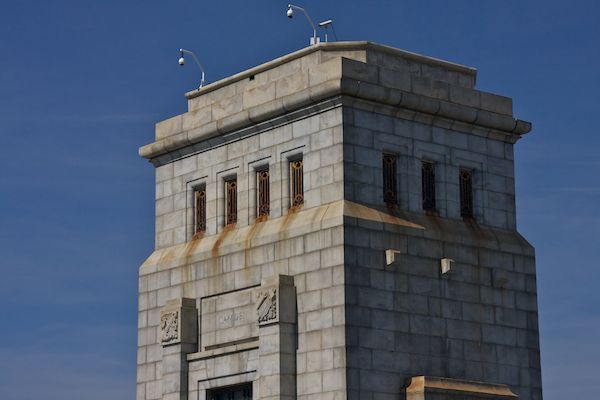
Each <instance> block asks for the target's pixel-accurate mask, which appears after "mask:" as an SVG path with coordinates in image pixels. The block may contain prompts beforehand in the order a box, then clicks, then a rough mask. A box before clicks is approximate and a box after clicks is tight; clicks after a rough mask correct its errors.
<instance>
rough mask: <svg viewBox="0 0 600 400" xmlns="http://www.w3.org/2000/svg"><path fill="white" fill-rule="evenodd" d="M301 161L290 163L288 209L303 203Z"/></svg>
mask: <svg viewBox="0 0 600 400" xmlns="http://www.w3.org/2000/svg"><path fill="white" fill-rule="evenodd" d="M302 165H303V164H302V160H295V161H290V207H297V206H300V205H302V204H303V203H304V183H303V176H302Z"/></svg>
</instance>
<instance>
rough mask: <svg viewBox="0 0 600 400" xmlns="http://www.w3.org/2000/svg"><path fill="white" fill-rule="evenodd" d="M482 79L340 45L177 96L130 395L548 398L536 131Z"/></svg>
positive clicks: (161, 160)
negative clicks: (531, 219) (528, 201)
mask: <svg viewBox="0 0 600 400" xmlns="http://www.w3.org/2000/svg"><path fill="white" fill-rule="evenodd" d="M475 78H476V70H475V69H473V68H469V67H465V66H462V65H457V64H454V63H450V62H446V61H441V60H437V59H434V58H430V57H424V56H421V55H418V54H414V53H409V52H406V51H402V50H398V49H394V48H390V47H386V46H382V45H377V44H373V43H368V42H337V43H321V44H319V45H315V46H311V47H308V48H305V49H302V50H300V51H296V52H294V53H291V54H288V55H286V56H283V57H281V58H278V59H275V60H272V61H270V62H267V63H265V64H262V65H259V66H257V67H255V68H251V69H249V70H247V71H244V72H241V73H239V74H236V75H233V76H231V77H228V78H225V79H223V80H220V81H218V82H215V83H212V84H210V85H208V86H205V87H203V88H201V89H200V90H195V91H192V92H189V93H187V94H186V97H187V101H188V112H186V113H184V114H182V115H178V116H175V117H173V118H170V119H168V120H166V121H163V122H160V123H158V124H157V125H156V140H155V141H154V142H153V143H151V144H148V145H146V146H143V147H142V148H141V149H140V155H141V156H142V157H144V158H147V159H148V160H150V162H151V163H152V164H153V165H154V166H155V167H156V250H155V251H154V253H152V255H150V257H149V258H148V259H147V260H146V261H145V262H144V264H143V265H142V266H141V268H140V270H139V328H138V374H137V382H138V384H137V398H138V399H139V400H146V399H147V400H151V399H165V400H175V399H177V400H182V399H189V400H192V399H194V400H196V399H198V400H205V399H231V400H237V399H301V400H309V399H310V400H312V399H315V400H316V399H331V400H333V399H336V400H342V399H352V400H354V399H369V400H380V399H390V400H391V399H410V400H417V399H421V400H424V399H426V400H441V399H461V400H463V399H515V398H517V397H518V398H519V399H522V400H541V399H542V394H541V392H542V390H541V379H540V358H539V344H538V316H537V302H536V275H535V261H534V250H533V248H532V247H531V246H530V245H529V243H528V242H527V241H526V240H525V239H523V237H522V236H521V235H519V233H518V232H517V229H516V216H515V184H514V159H513V145H514V143H515V142H516V141H517V140H518V139H519V138H520V137H521V135H523V134H525V133H527V132H528V131H529V130H530V129H531V125H530V124H529V123H528V122H525V121H522V120H518V119H515V118H514V117H513V114H512V101H511V99H510V98H507V97H502V96H498V95H494V94H491V93H486V92H482V91H479V90H476V89H475Z"/></svg>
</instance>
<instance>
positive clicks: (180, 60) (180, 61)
mask: <svg viewBox="0 0 600 400" xmlns="http://www.w3.org/2000/svg"><path fill="white" fill-rule="evenodd" d="M179 53H180V55H179V65H181V66H182V67H183V66H184V65H185V58H183V50H179Z"/></svg>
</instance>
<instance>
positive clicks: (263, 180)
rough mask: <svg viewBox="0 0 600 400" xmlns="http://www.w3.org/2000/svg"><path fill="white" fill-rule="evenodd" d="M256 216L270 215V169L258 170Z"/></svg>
mask: <svg viewBox="0 0 600 400" xmlns="http://www.w3.org/2000/svg"><path fill="white" fill-rule="evenodd" d="M256 187H257V191H256V204H257V206H258V207H257V210H256V216H257V217H262V216H263V215H269V211H270V202H271V199H270V187H269V170H268V169H264V170H261V171H257V172H256Z"/></svg>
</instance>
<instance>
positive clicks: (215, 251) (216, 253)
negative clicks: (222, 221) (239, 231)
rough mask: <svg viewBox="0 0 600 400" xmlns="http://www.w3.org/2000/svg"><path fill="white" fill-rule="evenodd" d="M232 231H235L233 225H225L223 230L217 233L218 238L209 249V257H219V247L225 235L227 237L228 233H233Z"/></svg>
mask: <svg viewBox="0 0 600 400" xmlns="http://www.w3.org/2000/svg"><path fill="white" fill-rule="evenodd" d="M234 229H235V224H230V225H226V226H225V228H223V230H222V231H221V233H219V237H218V238H217V240H216V241H215V244H214V245H213V247H212V249H211V255H212V256H213V258H214V257H218V256H219V247H220V246H221V244H222V243H223V240H225V238H226V237H227V235H229V233H230V232H231V231H233V230H234Z"/></svg>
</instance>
